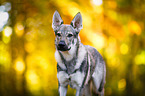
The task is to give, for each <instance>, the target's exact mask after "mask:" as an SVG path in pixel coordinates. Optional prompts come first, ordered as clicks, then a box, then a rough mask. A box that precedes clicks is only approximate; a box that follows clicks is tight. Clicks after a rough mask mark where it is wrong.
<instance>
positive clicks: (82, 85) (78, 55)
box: [52, 11, 106, 96]
mask: <svg viewBox="0 0 145 96" xmlns="http://www.w3.org/2000/svg"><path fill="white" fill-rule="evenodd" d="M52 28H53V30H54V32H55V37H56V38H55V47H56V52H55V59H56V61H57V78H58V83H59V88H58V91H59V95H60V96H66V94H67V86H68V85H70V87H71V88H74V89H76V96H84V95H85V96H91V95H92V91H91V89H92V90H93V93H96V94H97V95H100V96H103V95H104V85H105V78H106V66H105V62H104V60H103V58H102V56H101V54H100V53H99V52H98V51H97V50H96V49H95V48H93V47H91V46H89V45H83V44H82V43H81V41H80V37H79V32H80V30H81V29H82V16H81V13H80V12H79V13H77V14H76V16H75V17H74V18H73V20H72V22H71V24H63V20H62V18H61V16H60V14H59V13H58V11H55V12H54V14H53V20H52Z"/></svg>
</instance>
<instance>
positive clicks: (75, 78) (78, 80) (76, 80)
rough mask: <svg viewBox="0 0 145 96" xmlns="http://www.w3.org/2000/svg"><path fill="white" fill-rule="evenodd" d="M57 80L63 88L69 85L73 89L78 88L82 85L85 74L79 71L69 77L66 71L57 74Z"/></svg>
mask: <svg viewBox="0 0 145 96" xmlns="http://www.w3.org/2000/svg"><path fill="white" fill-rule="evenodd" d="M57 78H58V80H59V83H60V85H62V86H66V85H68V84H69V85H70V86H71V87H72V88H78V87H81V85H82V82H83V78H84V73H82V72H80V71H77V72H76V73H73V74H70V75H69V74H67V73H66V72H65V71H60V72H58V73H57Z"/></svg>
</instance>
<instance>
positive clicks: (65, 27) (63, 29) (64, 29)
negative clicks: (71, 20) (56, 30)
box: [60, 24, 75, 32]
mask: <svg viewBox="0 0 145 96" xmlns="http://www.w3.org/2000/svg"><path fill="white" fill-rule="evenodd" d="M60 31H61V32H75V31H74V29H73V27H72V26H71V25H67V24H62V25H61V27H60Z"/></svg>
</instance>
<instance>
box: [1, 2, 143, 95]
mask: <svg viewBox="0 0 145 96" xmlns="http://www.w3.org/2000/svg"><path fill="white" fill-rule="evenodd" d="M55 10H58V12H59V13H60V14H61V17H62V19H63V20H64V23H65V24H70V22H71V20H72V19H73V17H74V16H75V15H76V14H77V13H78V12H81V14H82V17H83V29H82V30H81V32H80V37H81V41H82V43H83V44H85V45H91V46H93V47H95V48H96V49H97V50H98V51H99V52H100V53H101V54H102V56H103V58H104V60H105V62H106V66H107V77H106V85H105V96H145V92H144V90H145V0H0V96H58V89H57V88H58V81H57V77H56V74H57V70H56V61H55V58H54V52H55V46H54V38H55V36H54V32H53V30H52V28H51V23H52V15H53V13H54V11H55ZM67 95H68V96H70V95H73V96H74V95H75V91H74V90H73V89H71V88H70V87H69V89H68V94H67Z"/></svg>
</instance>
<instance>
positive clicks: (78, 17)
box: [71, 12, 83, 33]
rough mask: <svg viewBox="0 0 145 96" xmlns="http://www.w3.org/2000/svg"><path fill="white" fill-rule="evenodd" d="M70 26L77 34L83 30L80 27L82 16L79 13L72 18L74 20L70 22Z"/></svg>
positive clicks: (81, 26)
mask: <svg viewBox="0 0 145 96" xmlns="http://www.w3.org/2000/svg"><path fill="white" fill-rule="evenodd" d="M71 25H72V26H73V27H74V29H75V30H76V32H77V33H79V32H80V30H81V29H82V28H83V25H82V16H81V13H80V12H79V13H77V15H76V16H75V17H74V19H73V20H72V22H71Z"/></svg>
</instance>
